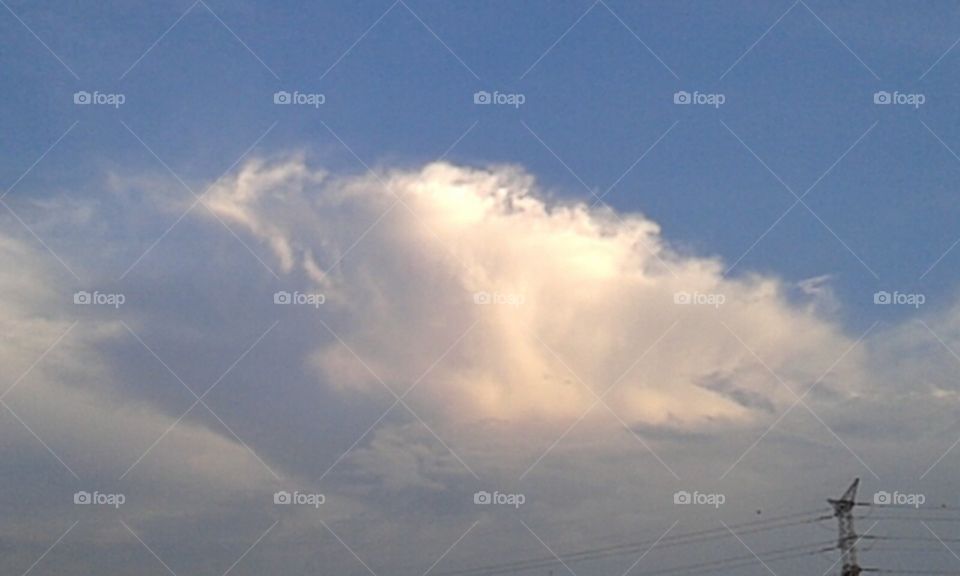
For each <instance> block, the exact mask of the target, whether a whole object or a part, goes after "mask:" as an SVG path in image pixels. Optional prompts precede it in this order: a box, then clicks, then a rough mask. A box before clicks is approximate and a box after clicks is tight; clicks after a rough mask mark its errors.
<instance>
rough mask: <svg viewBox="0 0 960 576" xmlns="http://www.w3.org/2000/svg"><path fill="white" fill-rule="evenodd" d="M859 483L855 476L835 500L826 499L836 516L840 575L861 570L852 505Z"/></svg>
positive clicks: (858, 573)
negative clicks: (840, 562)
mask: <svg viewBox="0 0 960 576" xmlns="http://www.w3.org/2000/svg"><path fill="white" fill-rule="evenodd" d="M859 485H860V479H859V478H857V479H856V480H854V481H853V484H851V485H850V487H849V488H847V491H846V492H844V493H843V496H841V497H840V498H838V499H837V500H827V502H829V503H830V505H831V506H833V515H834V516H836V518H837V524H838V525H839V539H838V540H837V546H838V547H839V548H840V558H841V560H842V562H843V564H842V568H841V572H840V576H859V575H860V572H861V570H862V569H861V568H860V565H859V564H858V563H857V540H858V536H857V532H856V530H855V529H854V527H853V507H854V506H856V502H855V499H856V497H857V487H858V486H859Z"/></svg>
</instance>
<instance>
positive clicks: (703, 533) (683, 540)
mask: <svg viewBox="0 0 960 576" xmlns="http://www.w3.org/2000/svg"><path fill="white" fill-rule="evenodd" d="M831 517H832V516H830V515H829V514H823V513H821V512H797V513H792V514H785V515H782V516H777V517H773V518H764V519H761V520H751V521H748V522H742V523H739V524H734V525H729V527H723V528H710V529H704V530H697V531H693V532H688V533H685V534H677V535H675V536H667V537H664V538H662V539H660V540H659V542H658V541H656V540H647V541H641V542H629V543H622V544H616V545H610V546H604V547H598V548H591V549H584V550H579V551H576V552H570V553H566V554H559V555H557V556H540V557H536V558H529V559H525V560H515V561H511V562H503V563H499V564H492V565H486V566H478V567H474V568H464V569H460V570H453V571H448V572H442V573H438V574H437V576H479V575H483V576H492V575H496V574H505V573H512V572H521V571H526V570H532V569H535V568H544V567H546V566H550V565H553V564H555V563H556V562H557V561H558V558H559V560H561V561H563V562H571V563H572V562H584V561H588V560H596V559H600V558H605V557H609V556H618V555H624V554H632V553H636V552H642V551H645V550H647V549H650V548H651V547H652V546H653V545H654V544H656V546H657V548H670V547H674V546H686V545H691V544H699V543H702V542H707V541H710V540H717V539H721V538H730V537H732V536H733V534H731V532H730V530H737V531H738V534H753V533H757V532H766V531H769V530H777V529H781V528H787V527H791V526H799V525H803V524H811V523H814V522H821V521H823V520H828V519H830V518H831Z"/></svg>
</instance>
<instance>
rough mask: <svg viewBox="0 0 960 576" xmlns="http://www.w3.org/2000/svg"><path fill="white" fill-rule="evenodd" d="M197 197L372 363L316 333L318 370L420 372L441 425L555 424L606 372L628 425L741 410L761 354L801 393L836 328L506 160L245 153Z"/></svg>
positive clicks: (834, 342) (356, 384)
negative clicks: (713, 302) (312, 300)
mask: <svg viewBox="0 0 960 576" xmlns="http://www.w3.org/2000/svg"><path fill="white" fill-rule="evenodd" d="M208 205H209V206H210V207H211V209H212V210H213V211H215V212H216V213H217V214H218V215H219V216H220V217H221V218H223V219H224V220H225V221H227V222H230V223H231V224H234V225H239V226H241V227H243V228H245V229H246V231H247V232H248V233H250V234H253V235H254V236H256V237H258V238H259V239H260V240H261V241H262V242H264V243H265V244H267V245H268V246H269V247H270V248H271V249H272V252H273V254H274V257H275V260H276V262H277V263H278V264H279V267H280V268H281V270H282V271H283V272H284V273H286V274H287V275H288V277H289V278H291V279H297V278H299V279H301V280H302V283H301V284H298V285H299V286H301V287H306V286H308V285H312V286H313V287H314V289H316V290H322V291H324V292H325V293H326V294H327V296H328V300H327V309H326V311H327V312H328V313H329V316H328V317H329V318H331V320H330V322H331V327H332V328H333V329H334V331H335V332H336V333H337V334H338V335H339V336H341V337H342V338H343V340H344V341H345V342H346V343H348V344H349V345H350V347H351V348H353V351H354V352H356V354H357V355H358V356H359V357H360V359H361V360H362V363H365V364H366V365H367V367H369V369H370V370H367V368H366V367H364V366H363V365H362V364H361V363H360V362H358V360H357V359H356V358H355V357H354V356H353V354H352V353H351V352H350V351H349V350H347V349H346V348H345V347H344V346H343V345H341V344H340V343H339V342H332V343H330V344H329V345H325V346H322V347H320V348H319V349H318V350H317V351H316V352H315V354H314V355H313V357H312V361H311V363H312V366H313V367H315V368H316V369H317V370H318V371H319V373H320V374H321V375H322V379H323V380H324V381H327V382H329V383H331V384H332V385H334V386H338V387H340V388H342V389H344V390H345V391H350V392H354V391H363V390H369V391H372V390H376V389H379V388H380V386H381V384H380V383H379V382H378V381H377V378H375V377H374V376H373V375H372V374H371V373H370V372H371V371H372V372H373V373H374V374H376V375H378V376H379V377H380V378H382V379H384V380H385V381H386V384H388V385H390V386H391V387H393V388H394V389H395V390H396V391H397V392H400V391H402V390H404V389H406V387H408V386H410V385H412V384H413V383H417V384H416V389H415V391H414V392H413V393H411V395H412V396H413V397H415V398H416V399H417V400H418V405H419V406H421V407H422V408H423V409H424V410H425V411H426V412H427V413H429V414H430V415H432V416H433V417H435V418H439V419H440V420H441V421H445V422H448V423H453V422H455V423H458V424H459V425H466V424H469V423H480V422H488V421H491V420H494V421H501V422H505V423H508V424H510V425H514V426H536V425H545V426H551V425H556V424H557V423H560V422H564V423H567V422H569V421H570V420H571V419H573V418H577V417H579V416H580V415H581V414H583V413H584V411H585V410H587V409H588V408H589V407H590V406H591V405H592V404H593V403H594V402H595V400H596V398H597V397H598V395H603V394H604V392H605V391H606V390H607V389H608V388H610V392H609V393H608V394H607V395H605V396H604V401H605V402H607V403H608V404H610V405H612V406H616V407H617V411H618V413H619V415H620V416H621V418H622V419H623V420H624V421H625V422H627V423H629V424H630V425H655V426H665V427H672V428H683V429H688V428H697V427H703V426H707V425H711V424H726V425H743V424H747V423H751V422H755V421H756V420H757V418H759V417H763V416H765V415H768V414H769V413H770V412H772V411H773V410H775V409H776V408H777V407H780V406H782V405H783V404H784V402H787V401H790V400H792V398H793V396H792V395H791V394H790V392H789V391H788V390H787V389H786V387H784V386H783V385H781V384H780V383H779V382H778V381H776V380H775V379H772V378H771V374H770V373H769V371H768V368H769V369H770V370H773V371H774V372H776V373H777V374H779V375H782V378H784V380H785V382H787V383H788V385H790V386H791V387H793V388H795V389H796V390H797V391H800V390H801V389H803V388H805V387H806V386H807V385H809V384H811V383H813V382H814V381H815V380H816V379H818V378H819V377H820V376H822V375H823V372H824V371H826V370H827V369H828V368H829V367H830V365H831V363H832V362H833V361H834V360H835V359H836V357H837V355H838V354H839V353H840V352H841V351H843V350H844V349H845V348H847V347H848V346H849V345H850V344H852V340H851V339H850V338H849V337H847V336H845V335H844V334H843V332H842V331H841V330H840V329H839V328H838V327H837V326H836V325H834V324H833V323H832V322H831V321H830V320H829V319H827V318H825V317H824V316H822V315H820V314H819V313H818V312H817V310H819V309H820V308H819V307H818V306H817V305H816V304H817V302H816V301H815V299H813V298H809V299H807V300H799V301H798V300H797V299H796V298H794V297H793V296H792V292H791V291H790V290H789V287H787V286H784V285H783V283H782V282H780V281H779V280H777V279H776V278H772V277H763V276H748V277H744V278H739V279H729V278H725V277H724V276H723V273H722V271H723V268H722V266H721V263H720V262H719V261H718V260H717V259H716V258H710V257H702V256H697V255H690V254H683V253H680V252H678V251H677V250H674V249H673V248H672V247H671V245H670V244H669V243H668V242H667V241H666V240H665V239H664V238H663V236H662V235H661V232H660V229H659V227H658V226H657V224H656V223H654V222H652V221H650V220H649V219H647V218H645V217H643V216H642V215H639V214H631V215H619V214H616V213H614V212H613V211H611V210H607V209H594V208H590V207H588V206H587V205H585V204H582V203H574V202H559V201H555V200H551V199H550V198H549V197H548V195H547V194H546V193H545V192H544V191H543V190H540V189H538V187H537V185H536V183H535V182H534V180H533V178H532V177H531V176H530V175H528V174H526V173H525V172H523V171H522V170H521V169H518V168H515V167H493V168H489V169H474V168H465V167H458V166H453V165H450V164H444V163H438V164H431V165H428V166H425V167H423V168H422V169H416V170H384V171H379V172H377V173H371V174H368V175H364V176H356V177H345V178H343V177H333V176H330V175H328V174H325V173H324V172H322V171H320V170H315V169H313V168H311V167H310V166H308V165H307V164H306V163H305V162H304V161H303V159H302V158H299V157H295V158H289V159H285V160H282V161H278V162H274V163H266V162H262V161H255V162H251V163H249V164H247V165H246V166H245V167H244V168H243V169H242V170H241V171H240V172H239V174H238V175H237V176H236V177H235V178H233V179H230V180H226V181H223V182H221V183H219V184H218V185H217V186H216V187H215V188H214V189H213V190H212V191H211V193H210V196H209V199H208ZM797 292H800V291H797ZM478 293H480V294H483V295H482V296H478ZM677 294H691V295H697V294H700V295H722V298H723V303H722V304H721V305H720V306H719V307H717V306H710V305H702V304H701V305H697V304H692V305H685V304H678V303H676V302H675V296H676V295H677ZM487 295H490V298H489V299H490V300H491V303H490V304H484V303H483V302H484V301H485V299H486V297H487ZM693 297H694V298H695V296H693ZM705 297H706V296H705ZM477 298H480V301H481V302H480V303H479V304H478V303H477ZM323 330H324V329H323V328H322V327H320V326H318V327H317V331H318V333H322V332H323ZM465 333H466V335H464V334H465ZM461 338H462V339H461ZM451 346H453V348H452V349H450V347H451ZM442 355H443V356H444V357H443V359H442V361H440V362H438V363H437V364H436V365H434V366H432V368H431V365H432V364H433V363H434V361H436V360H437V359H438V358H439V357H440V356H442ZM763 364H766V367H764V366H763ZM428 368H431V369H430V370H429V373H427V374H426V375H425V376H423V378H422V380H420V381H418V379H419V378H420V377H421V375H422V374H423V373H424V372H426V371H427V370H428ZM824 385H825V386H830V385H832V382H830V383H826V384H824ZM611 387H612V388H611Z"/></svg>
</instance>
